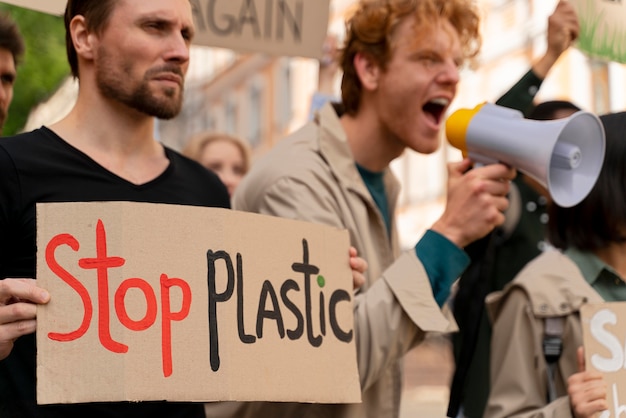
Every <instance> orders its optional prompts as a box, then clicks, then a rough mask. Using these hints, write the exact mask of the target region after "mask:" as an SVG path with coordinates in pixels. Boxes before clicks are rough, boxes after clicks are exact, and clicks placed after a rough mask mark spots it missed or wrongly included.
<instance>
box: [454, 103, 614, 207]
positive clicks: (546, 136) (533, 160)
mask: <svg viewBox="0 0 626 418" xmlns="http://www.w3.org/2000/svg"><path fill="white" fill-rule="evenodd" d="M446 135H447V137H448V142H449V143H450V144H451V145H452V146H454V147H455V148H457V149H459V150H461V151H462V152H463V155H464V156H467V157H469V158H470V159H472V160H473V161H475V162H478V163H483V164H491V163H496V162H500V163H504V164H507V165H509V166H512V167H515V168H516V169H518V170H519V171H521V172H523V173H524V174H526V175H528V176H530V177H532V178H534V179H535V180H537V181H538V182H539V183H541V185H543V186H544V187H545V188H546V189H547V190H548V192H549V193H550V196H551V198H552V200H553V201H554V202H555V203H556V204H558V205H559V206H563V207H570V206H574V205H576V204H578V203H579V202H580V201H581V200H583V199H584V198H585V197H586V196H587V195H588V194H589V192H590V191H591V189H592V188H593V186H594V184H595V182H596V180H597V179H598V175H599V174H600V169H601V168H602V163H603V161H604V151H605V136H604V128H603V126H602V123H601V122H600V119H599V118H598V117H597V116H596V115H594V114H592V113H589V112H585V111H579V112H576V113H574V114H573V115H571V116H569V117H567V118H563V119H557V120H550V121H537V120H530V119H524V116H523V114H522V113H521V112H519V111H517V110H513V109H509V108H506V107H502V106H498V105H494V104H490V103H485V104H482V105H479V106H476V107H475V108H474V109H460V110H457V111H456V112H454V113H453V114H452V115H451V116H450V117H449V118H448V119H447V121H446Z"/></svg>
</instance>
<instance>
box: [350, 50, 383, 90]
mask: <svg viewBox="0 0 626 418" xmlns="http://www.w3.org/2000/svg"><path fill="white" fill-rule="evenodd" d="M354 68H355V70H356V73H357V75H358V76H359V80H360V81H361V84H362V85H363V88H364V89H365V90H376V88H378V77H379V76H380V72H381V70H380V66H379V65H378V63H377V62H376V61H374V60H373V59H372V57H371V56H370V55H369V54H365V53H363V52H357V54H356V55H355V56H354Z"/></svg>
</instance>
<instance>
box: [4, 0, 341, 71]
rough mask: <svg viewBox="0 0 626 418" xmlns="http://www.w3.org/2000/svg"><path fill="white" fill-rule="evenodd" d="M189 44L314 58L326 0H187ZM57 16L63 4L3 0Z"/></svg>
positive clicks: (320, 47)
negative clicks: (190, 21) (191, 38)
mask: <svg viewBox="0 0 626 418" xmlns="http://www.w3.org/2000/svg"><path fill="white" fill-rule="evenodd" d="M189 1H190V3H191V6H192V8H193V14H194V23H195V26H196V37H195V38H194V44H196V45H204V46H211V47H220V48H229V49H232V50H235V51H240V52H261V53H266V54H271V55H284V56H298V57H306V58H316V59H320V58H322V55H323V44H324V39H325V38H326V34H327V30H328V17H329V15H330V0H189ZM2 2H3V3H8V4H13V5H16V6H22V7H26V8H29V9H33V10H37V11H40V12H46V13H51V14H56V15H62V14H63V13H64V11H65V5H66V0H45V1H44V0H3V1H2Z"/></svg>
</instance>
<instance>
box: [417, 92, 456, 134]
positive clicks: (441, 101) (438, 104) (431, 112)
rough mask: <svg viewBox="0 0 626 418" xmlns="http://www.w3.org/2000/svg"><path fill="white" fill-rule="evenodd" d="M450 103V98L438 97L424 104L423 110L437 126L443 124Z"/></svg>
mask: <svg viewBox="0 0 626 418" xmlns="http://www.w3.org/2000/svg"><path fill="white" fill-rule="evenodd" d="M448 105H450V100H449V99H447V98H444V97H437V98H435V99H432V100H430V101H428V103H426V104H425V105H424V106H422V110H423V111H424V114H425V115H426V117H427V118H428V119H429V120H430V121H431V122H432V123H433V125H435V126H436V127H437V128H439V127H440V126H441V122H442V120H443V116H444V114H445V112H446V109H447V108H448Z"/></svg>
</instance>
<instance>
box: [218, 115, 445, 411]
mask: <svg viewBox="0 0 626 418" xmlns="http://www.w3.org/2000/svg"><path fill="white" fill-rule="evenodd" d="M385 186H386V188H387V191H388V195H389V204H390V213H393V211H394V209H395V202H396V199H397V196H398V192H399V186H398V182H397V181H396V179H395V178H394V177H393V175H392V174H391V172H388V173H387V174H386V176H385ZM233 206H234V209H236V210H244V211H251V212H258V213H263V214H269V215H276V216H281V217H286V218H293V219H299V220H304V221H310V222H315V223H321V224H326V225H331V226H336V227H339V228H345V229H348V230H349V232H350V238H351V243H352V245H353V246H355V247H356V248H357V250H358V252H359V255H360V256H361V257H363V258H365V259H366V260H367V261H368V263H369V269H368V270H367V272H366V283H365V285H364V286H363V287H362V289H361V291H360V292H359V294H358V295H357V296H356V297H355V300H354V315H355V323H354V328H355V334H354V335H355V341H356V346H357V360H358V366H359V374H360V381H361V387H362V391H363V402H362V403H361V404H347V405H321V404H277V403H247V404H236V403H235V404H215V405H212V406H209V407H208V408H207V414H208V416H209V417H214V416H215V417H217V416H220V417H224V416H237V417H252V416H256V417H272V418H280V417H293V418H300V417H346V418H347V417H371V418H396V417H398V415H399V408H400V396H401V392H402V358H403V356H404V354H405V353H406V352H407V351H409V350H410V349H411V348H412V347H414V346H415V345H417V344H418V343H419V342H421V341H422V340H423V338H424V333H425V332H427V331H438V332H445V331H450V330H455V329H456V328H455V327H456V325H455V324H454V323H453V322H450V321H449V320H448V319H447V318H446V317H445V316H444V315H443V314H442V312H441V311H440V309H439V307H438V306H437V303H436V302H435V300H434V299H433V296H432V289H431V287H430V283H429V280H428V277H427V276H426V272H425V270H424V268H423V266H422V264H421V263H420V262H419V260H418V259H417V257H416V256H415V252H414V251H412V250H411V251H408V252H407V253H405V254H402V255H401V254H400V251H399V245H398V240H397V236H396V231H395V228H394V230H393V231H392V232H391V240H390V239H389V237H388V234H387V230H386V227H385V223H384V221H383V218H382V216H381V214H380V212H379V210H378V208H377V206H376V204H375V202H374V201H373V199H372V198H371V196H370V193H369V192H368V190H367V188H366V186H365V184H364V183H363V181H362V180H361V176H360V175H359V173H358V171H357V169H356V166H355V163H354V160H353V158H352V155H351V152H350V149H349V147H348V144H347V142H346V137H345V134H344V131H343V129H342V127H341V124H340V123H339V119H338V117H337V114H336V113H335V111H334V109H333V108H332V106H331V105H326V106H325V107H324V108H322V109H321V111H320V112H319V114H318V116H317V118H316V120H315V121H314V122H310V123H308V124H307V125H305V126H304V127H303V128H302V129H300V130H299V131H298V132H296V133H294V134H293V135H291V136H290V137H288V138H286V139H284V140H283V141H281V142H280V143H278V144H277V146H276V147H275V148H274V149H273V150H272V151H270V153H269V154H268V155H267V156H266V157H265V158H263V159H261V160H260V161H258V162H256V163H255V164H254V166H253V169H252V171H251V172H250V173H249V174H248V175H247V176H246V178H245V179H244V181H243V182H242V184H240V185H239V187H238V189H237V191H236V193H235V196H234V203H233ZM347 252H348V249H347V248H346V256H347ZM259 383H260V384H261V383H262V382H259ZM320 384H324V382H320ZM212 408H213V409H212ZM220 408H232V410H233V412H232V415H226V414H224V413H221V412H220Z"/></svg>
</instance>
